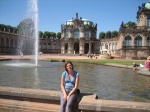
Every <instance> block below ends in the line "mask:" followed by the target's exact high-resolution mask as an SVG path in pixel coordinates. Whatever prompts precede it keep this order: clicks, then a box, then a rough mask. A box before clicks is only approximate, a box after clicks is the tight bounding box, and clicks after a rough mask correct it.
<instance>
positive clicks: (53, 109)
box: [0, 86, 150, 112]
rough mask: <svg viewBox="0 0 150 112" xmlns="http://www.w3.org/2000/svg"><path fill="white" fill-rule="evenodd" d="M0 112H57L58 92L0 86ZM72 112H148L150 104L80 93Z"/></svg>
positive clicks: (58, 105) (58, 106)
mask: <svg viewBox="0 0 150 112" xmlns="http://www.w3.org/2000/svg"><path fill="white" fill-rule="evenodd" d="M0 102H1V103H0V112H59V109H60V103H59V102H60V92H59V91H51V90H37V89H25V88H14V87H4V86H0ZM73 106H74V112H150V103H144V102H131V101H130V102H128V101H114V100H102V99H98V97H97V95H96V94H88V93H81V94H80V96H79V97H78V99H77V101H76V103H75V104H74V105H73Z"/></svg>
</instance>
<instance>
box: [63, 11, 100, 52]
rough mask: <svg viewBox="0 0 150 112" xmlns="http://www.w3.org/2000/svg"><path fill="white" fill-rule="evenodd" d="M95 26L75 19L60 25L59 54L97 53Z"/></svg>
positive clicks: (83, 20)
mask: <svg viewBox="0 0 150 112" xmlns="http://www.w3.org/2000/svg"><path fill="white" fill-rule="evenodd" d="M96 34H97V24H94V23H93V22H92V21H89V20H87V19H82V17H80V18H78V13H77V14H76V18H72V20H68V21H67V22H66V23H65V24H63V25H61V54H87V53H99V50H100V49H99V48H100V43H99V40H98V39H96Z"/></svg>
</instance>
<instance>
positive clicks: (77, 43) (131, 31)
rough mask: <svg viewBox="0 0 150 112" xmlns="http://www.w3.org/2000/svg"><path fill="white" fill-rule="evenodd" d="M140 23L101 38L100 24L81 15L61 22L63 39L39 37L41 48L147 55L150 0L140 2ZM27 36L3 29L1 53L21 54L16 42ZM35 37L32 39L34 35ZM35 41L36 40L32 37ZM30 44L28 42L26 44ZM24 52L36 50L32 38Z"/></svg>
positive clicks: (133, 56) (129, 56) (128, 56)
mask: <svg viewBox="0 0 150 112" xmlns="http://www.w3.org/2000/svg"><path fill="white" fill-rule="evenodd" d="M136 18H137V24H136V25H135V26H133V27H129V26H127V25H125V24H124V23H123V22H122V23H121V25H120V29H119V33H118V37H116V38H109V39H108V38H106V39H100V40H98V39H97V38H96V35H97V24H94V23H93V22H92V21H90V20H87V19H83V18H82V17H80V18H79V17H78V13H77V14H76V17H75V18H72V19H71V20H68V21H66V23H65V24H62V25H61V39H53V38H39V52H43V53H55V54H87V53H96V54H104V53H108V54H111V55H113V56H119V57H124V58H126V59H145V58H146V57H148V56H150V0H149V2H147V3H145V4H142V6H141V7H140V6H139V9H138V11H137V17H136ZM25 38H26V36H20V35H18V34H16V33H10V32H6V31H5V30H4V29H0V54H19V52H20V48H18V47H17V46H18V45H19V44H20V43H21V40H22V39H25ZM31 40H32V39H31ZM32 41H33V40H32ZM25 45H27V46H25ZM22 52H23V53H24V54H32V53H33V45H32V43H29V40H28V41H26V43H24V47H23V51H22Z"/></svg>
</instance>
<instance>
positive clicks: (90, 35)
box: [89, 30, 92, 38]
mask: <svg viewBox="0 0 150 112" xmlns="http://www.w3.org/2000/svg"><path fill="white" fill-rule="evenodd" d="M91 37H92V34H91V30H89V38H91Z"/></svg>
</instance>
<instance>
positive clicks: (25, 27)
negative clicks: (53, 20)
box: [18, 0, 39, 67]
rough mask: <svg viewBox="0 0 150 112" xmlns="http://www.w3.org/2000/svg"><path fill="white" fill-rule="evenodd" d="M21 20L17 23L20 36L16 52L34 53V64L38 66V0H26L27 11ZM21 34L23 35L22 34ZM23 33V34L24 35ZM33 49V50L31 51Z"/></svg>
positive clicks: (21, 53)
mask: <svg viewBox="0 0 150 112" xmlns="http://www.w3.org/2000/svg"><path fill="white" fill-rule="evenodd" d="M25 18H26V19H24V21H23V22H21V23H20V24H19V25H20V26H19V33H20V35H21V37H20V38H19V40H18V52H19V53H20V55H22V56H23V54H24V53H25V54H27V52H28V54H34V56H35V57H34V59H35V66H36V67H37V66H38V52H39V51H38V45H39V42H38V40H39V39H38V33H39V32H38V0H28V7H27V13H26V14H25ZM22 35H23V36H22ZM24 35H25V36H24ZM31 49H34V51H31Z"/></svg>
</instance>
